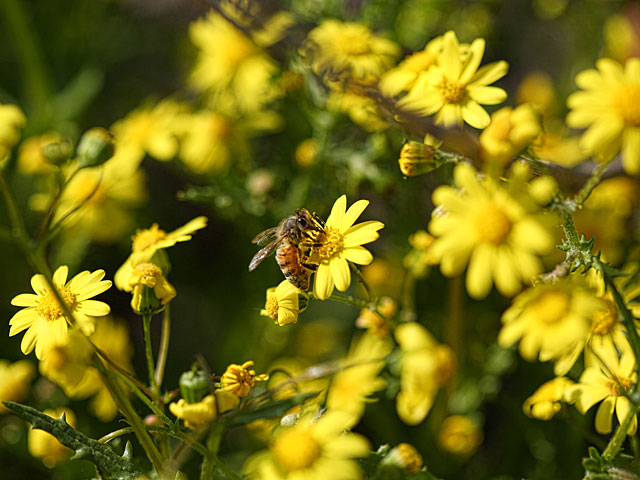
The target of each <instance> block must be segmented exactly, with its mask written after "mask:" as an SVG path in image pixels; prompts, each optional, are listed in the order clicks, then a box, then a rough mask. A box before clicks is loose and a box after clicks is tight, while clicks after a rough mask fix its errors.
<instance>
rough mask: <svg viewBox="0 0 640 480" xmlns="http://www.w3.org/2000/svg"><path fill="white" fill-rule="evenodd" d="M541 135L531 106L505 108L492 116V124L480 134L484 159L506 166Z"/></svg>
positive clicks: (538, 123)
mask: <svg viewBox="0 0 640 480" xmlns="http://www.w3.org/2000/svg"><path fill="white" fill-rule="evenodd" d="M539 133H540V122H539V121H538V119H537V117H536V114H535V112H534V111H533V108H531V106H530V105H528V104H524V105H520V106H518V107H516V108H515V109H513V108H511V107H503V108H501V109H500V110H498V111H497V112H495V113H493V114H492V115H491V123H490V124H489V126H487V128H485V129H484V130H483V131H482V133H481V134H480V145H481V146H482V149H483V150H482V157H483V159H484V161H485V162H495V163H497V164H499V165H504V164H506V163H507V162H508V161H509V160H511V159H512V158H513V157H514V156H515V155H516V154H517V153H519V152H520V151H521V150H522V149H523V148H524V147H526V146H527V145H528V144H529V143H531V141H533V139H534V138H536V137H537V136H538V134H539Z"/></svg>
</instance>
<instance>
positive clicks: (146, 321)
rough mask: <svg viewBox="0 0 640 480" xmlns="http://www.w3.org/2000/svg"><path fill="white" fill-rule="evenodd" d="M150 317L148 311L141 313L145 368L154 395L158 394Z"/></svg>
mask: <svg viewBox="0 0 640 480" xmlns="http://www.w3.org/2000/svg"><path fill="white" fill-rule="evenodd" d="M151 317H152V314H150V313H143V314H142V328H143V330H144V353H145V357H146V359H147V370H148V372H149V386H150V387H151V391H152V392H153V394H154V396H156V397H157V395H158V386H157V384H156V377H155V367H154V364H153V350H152V348H151V328H150V327H151Z"/></svg>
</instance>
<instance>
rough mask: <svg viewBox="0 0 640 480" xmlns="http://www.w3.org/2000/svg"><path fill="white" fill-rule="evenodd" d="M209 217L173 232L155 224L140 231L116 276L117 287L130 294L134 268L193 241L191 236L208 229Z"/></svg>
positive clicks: (134, 237)
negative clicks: (166, 251) (167, 250)
mask: <svg viewBox="0 0 640 480" xmlns="http://www.w3.org/2000/svg"><path fill="white" fill-rule="evenodd" d="M206 225H207V217H196V218H194V219H193V220H190V221H189V222H187V223H186V224H185V225H183V226H182V227H180V228H177V229H175V230H174V231H173V232H169V233H167V232H165V231H164V230H162V229H161V228H159V227H158V224H157V223H154V224H153V225H152V226H151V227H150V228H145V229H140V230H138V231H137V232H136V234H135V235H134V236H133V238H132V247H131V250H132V253H131V255H129V258H127V260H125V262H124V263H123V264H122V266H121V267H120V268H119V269H118V271H117V272H116V274H115V276H114V282H115V284H116V287H117V288H118V289H120V290H124V291H125V292H130V291H131V287H130V286H129V279H130V278H131V275H132V274H133V268H134V267H135V266H136V265H138V264H140V263H145V262H148V261H149V260H151V257H153V255H154V254H155V253H156V252H157V251H158V250H162V249H165V248H169V247H173V246H174V245H175V244H176V243H178V242H186V241H188V240H191V234H192V233H193V232H195V231H197V230H200V229H201V228H204V227H206Z"/></svg>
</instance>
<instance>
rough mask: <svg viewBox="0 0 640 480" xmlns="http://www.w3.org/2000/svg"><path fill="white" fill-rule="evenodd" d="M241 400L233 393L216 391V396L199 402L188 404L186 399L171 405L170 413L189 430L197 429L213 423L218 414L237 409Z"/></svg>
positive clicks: (208, 396)
mask: <svg viewBox="0 0 640 480" xmlns="http://www.w3.org/2000/svg"><path fill="white" fill-rule="evenodd" d="M239 403H240V399H239V398H238V397H237V396H236V395H234V394H233V393H229V392H226V391H224V390H216V391H215V396H214V395H207V396H206V397H204V398H203V399H202V400H200V401H199V402H195V403H187V402H186V400H185V399H184V398H181V399H180V400H178V401H177V402H173V403H171V404H169V411H170V412H171V413H173V414H174V415H175V416H176V417H178V418H179V419H180V420H183V421H184V425H185V427H187V428H196V427H198V426H200V425H204V424H207V423H209V422H211V421H213V420H214V419H215V418H216V417H217V416H218V413H224V412H227V411H229V410H232V409H234V408H236V407H237V406H238V405H239Z"/></svg>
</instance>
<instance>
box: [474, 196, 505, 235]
mask: <svg viewBox="0 0 640 480" xmlns="http://www.w3.org/2000/svg"><path fill="white" fill-rule="evenodd" d="M475 226H476V233H477V235H478V237H479V240H480V241H481V242H485V243H491V244H493V245H498V244H500V243H502V242H503V241H504V239H505V238H506V237H507V235H509V232H510V231H511V221H510V220H509V218H508V217H507V215H506V214H505V213H504V211H502V209H500V208H499V207H497V206H496V205H495V204H487V205H486V206H485V207H484V208H483V209H482V210H481V212H480V214H478V215H477V217H476V225H475Z"/></svg>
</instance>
